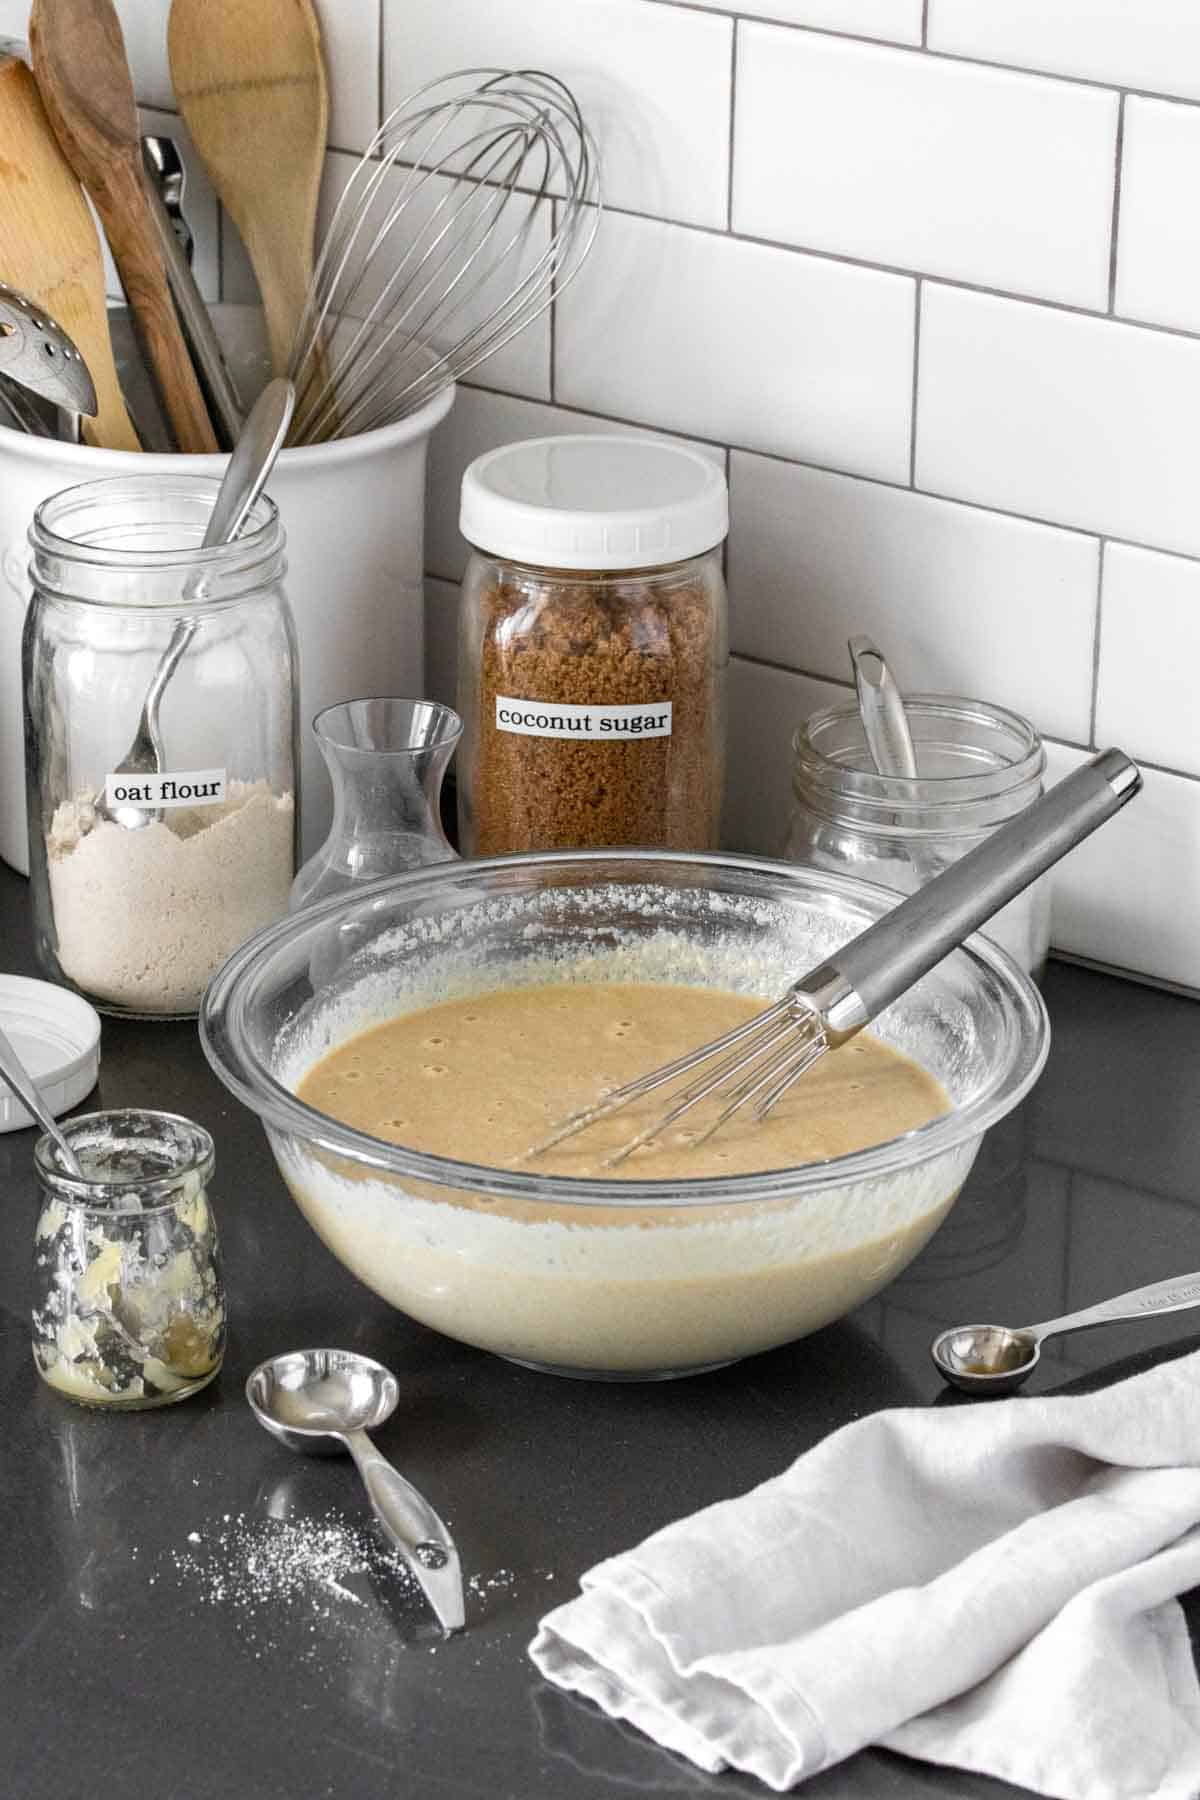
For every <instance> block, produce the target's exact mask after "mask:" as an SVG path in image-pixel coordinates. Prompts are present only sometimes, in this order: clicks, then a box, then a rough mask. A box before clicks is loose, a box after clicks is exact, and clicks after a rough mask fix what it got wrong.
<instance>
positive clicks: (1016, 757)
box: [784, 639, 1050, 979]
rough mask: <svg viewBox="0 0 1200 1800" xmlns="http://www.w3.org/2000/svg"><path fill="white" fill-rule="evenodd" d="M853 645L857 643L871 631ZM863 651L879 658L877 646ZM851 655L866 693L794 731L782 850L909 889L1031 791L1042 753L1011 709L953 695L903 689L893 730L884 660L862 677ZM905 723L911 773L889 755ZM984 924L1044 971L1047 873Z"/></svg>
mask: <svg viewBox="0 0 1200 1800" xmlns="http://www.w3.org/2000/svg"><path fill="white" fill-rule="evenodd" d="M853 643H854V644H857V645H859V646H860V650H861V648H862V646H863V645H864V644H867V643H868V640H858V639H855V640H853ZM869 652H870V654H871V655H872V656H874V657H876V658H878V652H876V651H875V650H874V646H869ZM852 660H854V662H855V670H856V674H858V675H859V677H860V678H859V693H860V695H861V696H862V698H861V699H860V700H848V701H846V702H844V703H842V704H840V705H837V706H830V707H826V708H824V709H823V710H822V711H820V712H816V713H813V714H812V716H811V717H810V718H809V719H807V720H806V721H805V722H804V724H802V725H801V726H800V727H799V729H798V730H797V731H796V733H795V736H794V737H793V739H792V752H793V757H794V761H793V765H792V792H793V796H794V798H793V804H792V811H791V817H790V820H789V824H788V831H787V838H786V843H785V847H784V854H785V856H786V857H787V859H788V860H789V861H790V862H795V863H805V864H808V865H810V866H813V867H816V868H822V869H835V870H841V871H842V872H844V873H846V874H851V875H859V876H862V877H863V878H864V879H865V880H867V881H877V882H880V883H881V884H882V885H883V886H885V887H891V888H895V889H897V890H898V891H899V892H900V893H903V894H911V893H915V892H916V891H917V889H918V888H921V887H924V885H925V883H926V882H927V881H929V880H931V879H932V877H933V876H935V875H938V874H940V873H941V872H942V870H943V869H947V868H949V867H950V865H951V864H952V863H955V862H957V861H958V859H959V858H960V857H961V856H964V855H965V854H966V852H967V851H968V850H971V849H973V848H974V847H975V845H976V844H978V843H980V842H981V841H982V840H983V839H984V838H985V837H987V836H988V835H989V834H990V833H991V832H992V831H994V830H995V829H996V827H997V826H998V825H1002V824H1004V823H1005V822H1006V821H1007V820H1009V819H1011V818H1014V817H1015V816H1016V815H1017V814H1018V813H1020V812H1023V811H1024V810H1025V808H1026V807H1028V806H1031V805H1032V804H1033V802H1034V801H1035V800H1036V799H1038V797H1039V796H1040V794H1041V793H1042V789H1043V777H1044V773H1045V768H1046V753H1045V750H1044V749H1043V747H1042V741H1041V738H1040V737H1039V735H1038V733H1037V731H1036V730H1035V729H1034V727H1033V726H1032V725H1031V724H1029V722H1028V721H1027V720H1026V719H1023V718H1021V717H1020V715H1019V714H1017V713H1014V712H1010V711H1008V710H1007V709H1006V708H1004V707H1001V706H993V705H991V704H990V703H989V702H987V701H984V700H970V699H963V698H959V697H958V696H956V695H953V694H907V695H905V696H904V700H903V704H902V707H901V709H900V713H899V719H900V724H899V727H898V728H897V724H896V720H897V712H896V707H897V705H898V703H899V696H898V694H897V693H896V690H895V689H894V686H893V685H892V684H891V683H890V680H889V678H888V677H887V675H886V666H884V671H885V672H884V675H883V678H882V680H878V681H874V682H871V681H864V680H863V679H862V675H861V662H862V660H864V659H862V658H860V657H858V656H855V655H854V652H853V650H852ZM878 660H879V662H880V663H881V664H882V658H878ZM904 722H906V723H907V733H908V735H909V737H910V739H911V745H912V753H913V756H914V758H915V762H914V765H913V772H911V773H904V772H901V770H900V768H899V765H898V764H897V763H896V762H895V761H894V760H891V761H889V756H890V755H894V753H895V752H896V750H897V746H896V745H895V744H894V742H892V740H894V738H895V737H896V735H897V729H899V731H901V732H902V731H903V723H904ZM889 744H890V745H891V750H890V751H889ZM901 747H902V746H901ZM881 767H882V768H883V771H884V772H881ZM987 932H988V936H989V937H991V938H993V939H995V941H996V942H997V943H999V944H1001V945H1002V946H1003V947H1004V948H1005V949H1006V950H1008V951H1009V952H1010V954H1011V955H1012V956H1013V957H1015V959H1016V961H1017V962H1018V963H1020V965H1021V967H1022V968H1023V969H1025V970H1027V971H1028V972H1029V973H1030V974H1031V975H1033V976H1034V977H1035V979H1038V978H1040V976H1041V973H1042V970H1043V968H1044V966H1045V961H1046V954H1047V951H1048V949H1049V943H1050V878H1049V877H1048V876H1042V877H1041V878H1040V879H1039V880H1038V881H1036V882H1035V883H1034V884H1033V885H1032V886H1031V887H1029V888H1027V889H1026V891H1025V892H1024V893H1023V894H1019V895H1018V896H1017V898H1016V899H1015V900H1014V901H1012V902H1011V903H1010V904H1009V905H1008V906H1006V907H1005V908H1004V910H1003V911H1002V912H1000V913H998V914H997V915H996V917H995V918H994V919H992V920H991V921H990V922H989V924H988V926H987Z"/></svg>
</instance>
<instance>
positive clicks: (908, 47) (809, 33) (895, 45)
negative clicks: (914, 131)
mask: <svg viewBox="0 0 1200 1800" xmlns="http://www.w3.org/2000/svg"><path fill="white" fill-rule="evenodd" d="M644 4H646V5H648V6H670V7H674V8H675V10H676V11H677V12H693V13H695V12H698V13H703V14H705V15H706V16H707V17H708V18H710V19H711V18H713V17H714V16H715V17H717V18H721V17H725V18H729V17H730V16H731V15H732V14H733V8H732V7H731V8H729V9H728V10H726V9H725V8H724V7H719V8H715V7H712V6H701V5H697V4H695V3H694V0H644ZM736 16H737V18H739V19H740V20H741V22H742V24H743V25H770V26H773V27H774V28H775V29H776V30H777V31H797V32H802V33H803V34H804V35H805V36H806V37H828V38H836V39H838V40H839V41H841V42H843V43H847V44H871V45H874V46H875V47H876V48H877V49H880V50H898V51H901V52H903V53H905V54H907V55H909V56H933V57H936V58H937V60H938V62H942V63H964V64H965V65H966V66H967V67H968V68H972V69H1000V70H1002V71H1003V72H1004V73H1005V74H1008V75H1026V76H1028V77H1029V78H1030V79H1031V80H1033V81H1058V82H1062V83H1063V84H1065V85H1066V86H1068V87H1082V88H1093V89H1095V90H1096V91H1098V92H1100V93H1104V94H1113V93H1126V94H1130V95H1132V96H1133V98H1134V99H1136V100H1170V101H1173V102H1175V103H1176V104H1178V105H1180V106H1200V94H1177V93H1173V92H1172V91H1171V89H1170V88H1135V87H1125V86H1124V85H1123V84H1122V83H1121V82H1119V81H1102V80H1100V79H1099V77H1097V76H1095V75H1068V74H1066V73H1065V72H1064V71H1063V70H1061V69H1034V68H1030V66H1029V64H1028V63H1014V62H1000V61H996V60H993V59H992V58H991V57H987V56H971V55H970V54H969V53H968V52H967V51H965V50H940V49H939V48H938V46H937V45H936V44H927V43H919V44H918V43H912V42H910V41H909V40H908V39H907V38H887V37H871V36H870V35H868V33H866V32H862V31H838V30H837V28H836V27H835V26H832V25H805V24H801V23H799V22H798V21H797V22H793V21H792V20H790V19H778V18H776V19H772V18H768V17H767V16H766V15H765V14H764V13H756V12H754V11H752V10H750V9H748V8H746V7H741V6H739V7H738V8H737V10H736ZM924 23H925V21H923V24H924Z"/></svg>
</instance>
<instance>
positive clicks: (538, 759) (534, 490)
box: [458, 436, 728, 856]
mask: <svg viewBox="0 0 1200 1800" xmlns="http://www.w3.org/2000/svg"><path fill="white" fill-rule="evenodd" d="M727 521H728V506H727V500H726V491H725V477H724V475H723V473H722V471H721V470H720V469H719V468H718V467H717V466H716V465H715V464H714V463H713V462H712V461H710V460H709V458H708V457H705V456H702V455H701V454H700V452H699V451H696V450H692V449H689V448H687V447H686V446H684V445H675V444H666V443H659V442H656V441H654V440H652V439H648V438H621V437H600V436H578V437H561V438H536V439H531V440H529V441H527V442H524V443H516V444H508V445H505V446H504V447H503V448H501V449H499V450H493V451H490V452H488V453H487V454H486V455H484V456H481V457H478V458H477V459H476V460H475V461H474V462H473V463H472V464H471V465H470V467H469V468H468V469H467V471H466V473H465V475H464V476H463V484H462V511H461V516H460V524H461V528H462V532H463V536H464V537H465V538H466V539H467V541H468V543H470V544H471V545H472V547H473V550H474V554H473V555H472V557H471V560H470V563H469V565H468V568H467V573H466V577H465V579H464V582H463V588H462V600H461V610H460V614H459V653H458V710H459V712H460V713H461V714H462V718H463V727H464V731H463V740H462V744H461V747H460V750H459V757H458V795H459V826H460V839H461V843H462V848H463V851H464V853H465V854H466V855H468V856H470V855H478V856H489V855H495V854H499V853H502V852H504V851H510V850H517V851H520V850H557V849H577V848H588V849H591V848H600V847H604V846H616V845H635V844H636V845H652V846H655V847H666V848H669V849H676V850H708V849H712V848H715V846H716V843H717V832H718V827H719V821H720V810H721V792H722V782H723V776H724V751H725V668H726V662H727V654H728V653H727V643H726V635H727V628H726V603H725V587H724V582H723V579H722V574H721V544H722V541H723V539H724V537H725V533H726V529H727Z"/></svg>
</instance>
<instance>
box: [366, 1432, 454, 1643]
mask: <svg viewBox="0 0 1200 1800" xmlns="http://www.w3.org/2000/svg"><path fill="white" fill-rule="evenodd" d="M339 1435H340V1436H341V1438H342V1442H343V1443H344V1444H345V1445H346V1447H347V1449H348V1450H349V1452H350V1454H351V1456H352V1457H353V1458H354V1461H355V1463H356V1464H357V1467H358V1472H359V1474H360V1475H361V1476H362V1479H363V1486H364V1487H365V1488H366V1490H367V1498H368V1499H369V1500H370V1502H371V1505H372V1507H373V1508H374V1510H375V1517H376V1518H377V1519H378V1520H379V1523H380V1524H381V1525H382V1526H383V1529H384V1531H385V1532H386V1534H387V1536H388V1537H389V1539H390V1540H391V1542H392V1543H393V1544H394V1545H395V1546H396V1549H397V1550H398V1551H399V1552H400V1554H401V1556H403V1558H404V1560H405V1562H406V1563H407V1564H408V1566H409V1568H410V1569H411V1570H412V1572H413V1575H414V1576H415V1577H416V1579H417V1581H418V1582H419V1583H420V1585H421V1588H422V1591H423V1592H424V1594H425V1597H426V1599H427V1600H428V1601H429V1604H430V1605H431V1606H432V1608H433V1610H434V1612H435V1613H436V1614H437V1616H438V1618H439V1620H440V1621H441V1623H442V1625H443V1626H444V1627H445V1629H446V1630H447V1631H459V1630H461V1628H462V1627H463V1625H464V1624H465V1623H466V1607H465V1604H464V1600H463V1581H462V1566H461V1564H460V1563H459V1560H458V1551H457V1550H456V1549H455V1547H454V1539H453V1538H452V1537H451V1536H450V1533H449V1532H448V1531H447V1529H446V1527H445V1525H444V1524H443V1523H442V1521H441V1519H440V1518H439V1517H438V1515H437V1513H436V1512H434V1510H433V1508H432V1506H430V1504H429V1502H428V1500H426V1498H425V1496H424V1495H423V1494H421V1493H418V1491H417V1489H416V1488H415V1487H414V1486H413V1485H412V1483H411V1481H406V1480H405V1479H404V1477H403V1475H401V1473H400V1471H399V1470H398V1469H396V1468H393V1466H392V1464H391V1463H390V1462H389V1461H388V1459H387V1457H386V1456H381V1455H380V1453H379V1451H378V1450H377V1449H376V1448H375V1446H374V1444H373V1443H372V1442H371V1440H370V1438H369V1437H368V1436H367V1434H366V1432H365V1431H347V1432H342V1433H339Z"/></svg>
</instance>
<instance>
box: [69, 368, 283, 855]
mask: <svg viewBox="0 0 1200 1800" xmlns="http://www.w3.org/2000/svg"><path fill="white" fill-rule="evenodd" d="M295 404H296V390H295V388H294V387H293V386H292V384H291V382H290V381H287V380H285V379H284V378H283V377H282V376H280V377H277V378H276V379H275V380H274V381H268V383H267V385H266V387H265V388H264V389H263V391H262V393H261V394H260V395H259V396H258V399H257V400H256V401H255V402H254V405H253V406H252V407H251V409H250V412H249V414H248V415H247V418H246V423H245V424H244V425H243V427H242V431H241V436H240V437H239V438H238V441H237V443H236V444H235V445H234V447H233V453H232V455H231V456H230V458H229V463H228V466H227V468H226V470H225V473H224V475H223V477H222V478H221V485H220V487H219V488H218V490H217V497H216V500H215V501H214V502H213V509H212V513H211V515H210V517H209V521H208V526H207V528H206V530H205V533H204V539H203V542H202V544H201V546H200V547H201V549H203V550H212V549H215V548H216V547H217V545H219V544H230V543H232V542H233V540H234V538H235V537H237V535H238V533H239V532H240V531H241V529H242V526H243V525H244V524H245V523H246V519H247V516H248V515H249V512H250V509H251V507H252V506H253V505H254V502H255V501H256V500H257V499H258V496H259V495H260V494H261V493H262V491H263V488H264V487H265V486H266V482H267V477H268V476H269V475H270V473H271V470H272V469H273V468H274V467H275V459H276V457H277V456H278V455H279V452H280V450H281V449H282V448H283V440H284V438H285V437H286V436H287V430H288V426H289V425H290V424H291V422H292V411H293V409H294V407H295ZM203 579H204V577H203V573H202V572H201V571H197V575H196V576H195V577H193V580H194V581H195V583H196V585H197V590H198V589H199V584H200V583H202V582H203ZM198 623H199V620H198V619H197V617H196V615H195V614H194V613H191V614H189V615H187V616H186V617H184V618H182V619H180V621H179V623H178V624H177V625H176V627H175V629H174V631H173V632H172V633H171V641H170V643H169V644H168V645H167V647H166V649H165V650H164V651H163V653H162V658H161V660H160V662H159V665H158V667H157V668H156V669H155V671H154V674H153V676H152V677H151V681H150V686H149V687H148V688H147V690H146V698H145V700H144V701H143V703H142V715H141V718H140V719H139V720H138V728H137V735H136V736H135V737H134V740H133V742H132V744H130V746H129V748H128V750H127V751H126V752H125V755H124V757H123V758H122V760H121V761H120V762H119V763H117V764H116V765H115V767H114V768H113V771H112V772H113V774H114V775H121V776H126V777H137V776H140V775H161V774H162V769H163V742H162V732H161V731H160V730H159V724H158V709H159V706H160V705H161V703H162V697H163V694H164V692H165V690H166V686H167V683H168V682H169V681H170V679H171V677H172V675H173V674H174V673H175V670H176V669H177V668H178V666H179V659H180V658H181V657H182V655H183V653H184V651H185V650H186V649H187V647H188V645H189V644H190V643H191V641H192V638H193V637H194V636H195V633H196V627H197V625H198ZM96 812H97V815H98V816H99V817H100V818H102V819H111V820H113V821H115V822H116V824H118V825H123V826H124V827H125V829H126V831H137V830H139V829H140V828H141V827H142V826H143V825H153V824H155V823H156V822H157V821H158V820H159V819H161V817H162V810H161V808H158V807H155V806H153V805H149V806H137V805H131V804H129V803H128V802H125V803H124V804H121V805H117V806H110V805H109V804H108V801H107V798H101V799H100V800H98V801H97V803H96Z"/></svg>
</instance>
